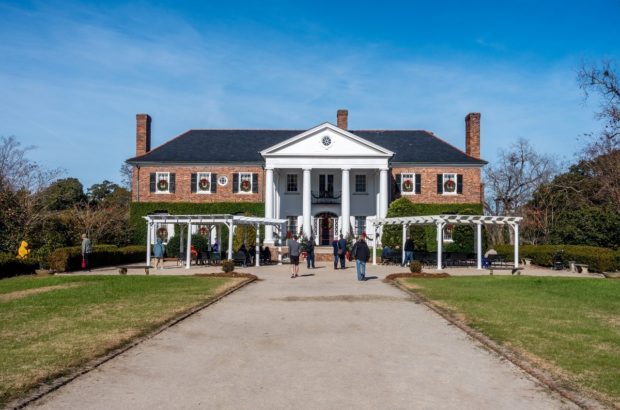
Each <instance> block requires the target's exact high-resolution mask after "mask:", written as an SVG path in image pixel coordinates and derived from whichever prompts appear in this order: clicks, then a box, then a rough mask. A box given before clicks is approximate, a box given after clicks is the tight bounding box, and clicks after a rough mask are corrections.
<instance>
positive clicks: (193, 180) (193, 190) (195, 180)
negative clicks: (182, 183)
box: [191, 173, 198, 194]
mask: <svg viewBox="0 0 620 410" xmlns="http://www.w3.org/2000/svg"><path fill="white" fill-rule="evenodd" d="M197 180H198V178H197V175H196V173H192V182H191V188H192V194H195V193H196V184H197Z"/></svg>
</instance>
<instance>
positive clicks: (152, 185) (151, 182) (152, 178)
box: [149, 172, 157, 192]
mask: <svg viewBox="0 0 620 410" xmlns="http://www.w3.org/2000/svg"><path fill="white" fill-rule="evenodd" d="M156 186H157V175H155V173H154V172H151V174H150V175H149V192H155V190H156V189H157V187H156Z"/></svg>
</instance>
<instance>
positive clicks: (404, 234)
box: [400, 225, 407, 264]
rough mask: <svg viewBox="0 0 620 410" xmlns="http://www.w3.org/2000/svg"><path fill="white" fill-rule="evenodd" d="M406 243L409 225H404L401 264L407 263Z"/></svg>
mask: <svg viewBox="0 0 620 410" xmlns="http://www.w3.org/2000/svg"><path fill="white" fill-rule="evenodd" d="M405 241H407V225H403V240H402V252H401V253H402V259H401V262H400V263H401V264H402V263H403V262H404V261H405Z"/></svg>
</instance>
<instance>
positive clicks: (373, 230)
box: [370, 222, 377, 265]
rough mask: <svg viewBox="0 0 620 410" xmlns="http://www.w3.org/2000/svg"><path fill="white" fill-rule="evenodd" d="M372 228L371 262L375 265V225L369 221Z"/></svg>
mask: <svg viewBox="0 0 620 410" xmlns="http://www.w3.org/2000/svg"><path fill="white" fill-rule="evenodd" d="M370 226H371V228H372V264H373V265H377V227H376V226H375V223H374V222H371V223H370Z"/></svg>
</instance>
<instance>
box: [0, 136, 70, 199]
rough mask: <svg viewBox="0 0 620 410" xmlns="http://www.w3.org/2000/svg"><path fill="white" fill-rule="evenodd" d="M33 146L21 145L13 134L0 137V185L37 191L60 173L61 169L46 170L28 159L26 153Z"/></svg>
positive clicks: (16, 189)
mask: <svg viewBox="0 0 620 410" xmlns="http://www.w3.org/2000/svg"><path fill="white" fill-rule="evenodd" d="M34 148H35V147H33V146H28V147H22V145H21V143H20V142H19V141H18V140H17V138H15V137H14V136H10V137H0V186H2V187H3V188H4V189H9V190H11V191H13V192H16V191H19V190H22V189H23V190H26V191H28V192H30V193H37V192H39V191H40V190H41V189H42V188H45V187H46V186H48V185H49V184H50V183H51V182H53V181H54V180H55V179H56V178H57V177H58V176H59V175H61V174H62V170H61V169H52V170H46V169H44V168H42V167H41V166H40V165H39V164H37V163H36V162H34V161H32V160H30V159H28V158H27V157H26V154H27V153H28V152H29V151H31V150H33V149H34Z"/></svg>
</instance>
